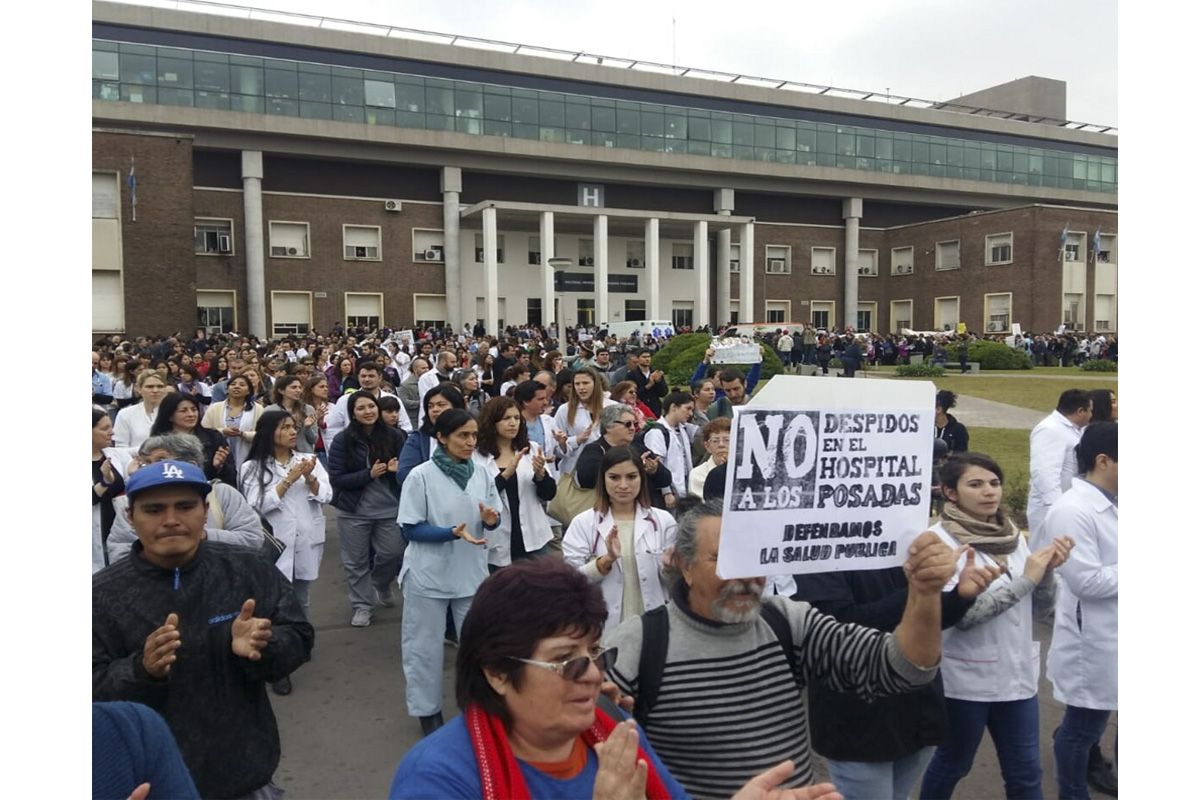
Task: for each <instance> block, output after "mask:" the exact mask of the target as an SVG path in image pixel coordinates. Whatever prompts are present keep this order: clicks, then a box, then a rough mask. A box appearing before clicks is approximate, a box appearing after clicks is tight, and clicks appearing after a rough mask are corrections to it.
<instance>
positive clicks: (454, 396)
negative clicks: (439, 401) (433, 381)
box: [421, 383, 467, 438]
mask: <svg viewBox="0 0 1200 800" xmlns="http://www.w3.org/2000/svg"><path fill="white" fill-rule="evenodd" d="M435 397H444V398H446V399H447V400H449V401H450V405H452V406H454V408H461V409H463V410H464V411H465V410H466V408H467V401H466V400H464V399H463V396H462V392H461V391H459V388H458V387H457V386H455V385H454V384H453V383H439V384H438V385H437V386H435V387H433V388H432V389H430V390H429V391H428V392H426V393H425V397H423V398H422V399H421V408H423V409H424V410H425V419H424V421H422V422H421V433H423V434H425V435H426V436H431V437H434V438H437V434H436V433H435V432H434V428H433V422H432V421H431V420H430V419H429V401H430V400H432V399H433V398H435Z"/></svg>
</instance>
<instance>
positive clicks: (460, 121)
mask: <svg viewBox="0 0 1200 800" xmlns="http://www.w3.org/2000/svg"><path fill="white" fill-rule="evenodd" d="M454 129H455V130H456V131H458V132H459V133H473V134H476V135H478V134H480V133H483V120H481V119H476V118H475V117H455V118H454Z"/></svg>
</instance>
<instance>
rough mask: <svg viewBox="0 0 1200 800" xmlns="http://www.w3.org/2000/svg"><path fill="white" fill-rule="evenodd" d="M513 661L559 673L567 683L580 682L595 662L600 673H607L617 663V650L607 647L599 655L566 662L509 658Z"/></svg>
mask: <svg viewBox="0 0 1200 800" xmlns="http://www.w3.org/2000/svg"><path fill="white" fill-rule="evenodd" d="M508 658H510V659H512V660H513V661H520V662H521V663H522V664H530V665H532V666H535V667H541V668H542V669H548V670H550V671H551V672H557V673H558V676H559V677H560V678H562V679H563V680H566V681H572V682H575V681H580V680H583V676H585V675H587V673H588V668H589V667H590V666H591V665H592V662H595V664H596V666H597V667H598V668H599V669H600V672H602V673H603V672H607V671H608V670H609V668H611V667H612V665H613V664H614V663H616V661H617V648H615V647H607V648H605V649H603V650H601V651H599V652H598V653H594V654H592V655H590V656H579V657H578V658H569V659H567V660H566V661H534V660H533V659H529V658H517V657H516V656H508Z"/></svg>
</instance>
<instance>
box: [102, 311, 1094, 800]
mask: <svg viewBox="0 0 1200 800" xmlns="http://www.w3.org/2000/svg"><path fill="white" fill-rule="evenodd" d="M835 339H836V341H835ZM1034 339H1035V342H1036V340H1040V339H1042V337H1034ZM789 340H790V341H789ZM664 341H665V340H663V339H659V338H655V337H642V336H640V335H636V334H635V335H634V336H633V337H629V338H628V339H624V340H618V339H615V338H613V337H608V336H606V335H605V332H604V331H596V330H594V329H579V330H574V331H570V332H569V336H568V343H567V344H566V346H564V347H561V348H560V347H559V346H558V344H559V343H557V342H554V341H553V340H551V339H550V338H549V336H548V335H547V333H546V332H545V331H542V330H541V329H538V328H534V327H525V328H521V329H509V330H507V331H505V332H504V335H502V336H499V337H492V336H488V335H486V333H485V332H484V331H482V330H481V329H480V328H478V327H476V328H473V329H465V330H464V331H463V332H462V333H455V332H453V331H449V330H441V331H432V330H430V331H423V332H417V333H416V335H415V337H409V336H408V335H407V334H406V335H404V336H403V337H402V336H400V335H395V334H393V333H392V332H389V331H380V332H367V331H349V332H345V331H342V330H340V329H337V330H334V331H332V332H331V333H330V334H329V335H328V336H324V335H321V336H317V335H309V336H303V337H285V338H283V339H281V340H278V341H273V342H258V341H256V340H254V339H253V338H248V337H239V336H233V335H227V334H226V335H219V336H216V337H214V338H211V339H210V338H209V337H208V335H207V334H206V332H205V331H204V330H203V329H200V330H197V331H196V333H195V336H194V337H193V338H191V339H190V340H186V339H184V338H183V337H181V336H178V335H177V336H173V337H167V338H163V339H160V340H156V341H152V340H149V339H147V338H144V337H143V338H139V339H136V340H134V341H122V340H120V339H119V338H117V337H114V338H113V339H110V340H105V341H101V342H99V343H97V345H96V346H95V348H94V349H93V370H92V377H93V380H92V386H93V395H92V401H93V429H92V484H93V487H92V488H93V495H92V496H93V532H92V533H93V541H92V553H93V556H92V564H93V573H94V578H93V699H94V700H95V701H96V703H97V704H98V708H102V712H97V714H96V715H94V718H95V719H97V720H101V721H102V722H103V723H104V724H105V725H106V726H108V728H106V730H108V729H110V728H112V727H113V726H114V725H116V724H118V723H120V722H121V721H123V720H124V721H126V722H128V720H129V719H130V718H131V717H130V715H133V716H134V717H136V715H137V714H141V713H143V712H142V711H140V710H137V709H133V710H130V709H127V708H125V706H124V705H122V703H123V702H125V701H132V702H133V703H140V704H144V705H146V706H149V707H150V708H151V709H153V710H154V711H156V712H157V713H158V714H160V715H161V716H162V718H163V719H165V721H166V724H167V727H168V728H169V730H170V732H171V733H172V734H173V735H174V738H175V740H176V741H177V743H178V750H179V752H180V753H181V754H182V763H183V764H184V765H185V766H186V773H189V774H190V778H191V779H192V781H193V782H194V787H193V788H192V789H191V791H192V792H194V793H198V795H186V793H182V792H184V790H180V791H181V793H180V794H178V795H172V796H203V797H228V798H235V797H239V798H240V797H252V798H256V800H258V799H260V798H261V799H266V798H270V799H271V800H276V798H278V797H279V796H280V795H281V793H282V792H281V790H280V789H279V788H278V787H277V786H276V785H275V784H274V783H273V782H272V781H271V777H272V775H273V774H274V771H275V768H276V767H277V765H278V762H279V735H278V730H277V725H276V722H275V719H274V716H273V714H272V713H271V710H270V700H269V695H268V693H267V687H268V686H269V687H270V689H271V691H273V692H274V693H276V694H288V693H291V692H292V691H294V690H295V691H299V692H303V691H305V688H306V687H305V686H304V683H303V681H302V680H301V681H298V682H297V684H296V686H295V688H293V683H292V678H293V675H294V673H295V671H296V669H297V668H299V667H300V666H301V665H302V664H303V663H304V662H305V661H307V660H308V659H309V657H310V654H311V651H312V647H313V641H314V636H315V634H314V631H313V628H312V625H311V623H310V622H309V607H310V598H311V586H312V584H313V582H314V581H315V580H316V579H317V578H318V577H319V575H320V569H321V567H322V562H323V558H324V543H325V540H326V520H327V518H333V519H336V525H337V535H338V542H339V547H338V557H339V558H340V561H341V569H342V571H343V572H344V575H345V583H346V603H347V616H348V620H349V622H350V625H352V626H353V627H356V628H366V627H369V626H370V625H371V622H372V617H373V613H374V610H375V609H376V608H377V607H379V606H393V605H395V604H396V603H397V595H399V598H400V599H401V600H402V609H401V611H402V623H401V642H400V645H401V664H400V668H401V669H402V671H403V675H404V682H405V704H406V710H407V713H408V715H409V716H410V717H413V718H415V719H416V720H417V721H418V722H419V724H420V728H421V731H422V734H423V736H424V739H423V740H422V741H421V743H420V744H418V745H417V746H416V747H414V748H413V749H412V750H410V751H409V753H407V754H406V755H405V757H404V759H403V761H402V763H401V764H400V766H399V768H398V769H397V772H396V775H395V780H394V781H393V784H392V789H391V793H390V794H391V796H392V797H394V798H426V797H462V798H468V797H471V798H473V797H496V798H501V797H512V796H518V795H519V796H532V797H547V798H549V797H563V796H584V795H590V796H591V795H594V796H598V797H622V798H624V797H630V798H633V797H683V796H693V797H732V796H736V797H742V798H752V797H753V798H759V797H768V796H771V797H776V796H778V797H789V798H825V799H826V800H832V798H836V797H845V798H851V800H854V799H855V798H874V797H896V798H901V797H907V796H908V794H909V793H910V791H912V790H913V789H914V788H915V787H916V786H917V785H918V784H919V785H920V790H919V791H920V797H922V798H941V797H950V796H951V794H952V793H953V791H954V788H955V785H956V784H957V783H958V781H959V780H961V778H962V777H964V776H965V775H966V774H967V773H968V772H969V771H970V769H971V765H972V762H973V759H974V755H975V749H976V748H977V746H978V744H979V741H980V739H981V737H982V734H983V731H984V730H985V729H986V730H988V731H989V732H990V734H991V736H992V738H993V741H994V742H995V744H996V749H997V753H998V755H999V756H1000V763H1001V770H1002V773H1003V776H1004V783H1005V787H1004V792H1005V795H1006V796H1007V797H1009V798H1037V797H1041V783H1042V777H1041V775H1042V772H1041V770H1042V767H1041V758H1040V750H1039V743H1038V724H1037V684H1038V680H1039V665H1040V662H1039V660H1038V644H1037V642H1036V640H1035V639H1034V636H1033V624H1034V621H1035V619H1040V620H1043V621H1049V620H1051V619H1053V625H1054V638H1053V642H1052V644H1051V650H1050V660H1049V667H1048V676H1049V678H1050V681H1051V683H1052V685H1053V687H1054V693H1055V697H1056V698H1057V699H1059V700H1060V701H1061V702H1063V703H1065V704H1066V705H1067V714H1066V716H1065V717H1064V721H1063V725H1062V727H1061V728H1060V729H1059V730H1058V731H1057V732H1056V734H1055V738H1054V748H1053V749H1054V756H1055V759H1054V760H1055V771H1056V776H1057V779H1058V784H1059V787H1060V796H1062V797H1069V798H1075V797H1087V796H1088V794H1087V785H1088V782H1089V781H1091V782H1092V783H1093V785H1096V781H1097V780H1098V778H1097V776H1100V777H1099V780H1100V781H1101V785H1102V788H1106V789H1107V788H1108V786H1107V784H1104V783H1103V781H1104V780H1108V779H1109V777H1110V776H1111V768H1110V766H1109V764H1108V762H1106V761H1105V759H1104V758H1103V756H1102V755H1100V754H1099V752H1098V750H1097V748H1096V745H1097V742H1098V740H1099V739H1100V738H1101V734H1102V733H1103V731H1104V727H1105V725H1106V724H1107V721H1108V717H1109V714H1110V713H1111V711H1113V710H1115V708H1116V684H1115V675H1116V424H1115V420H1116V413H1117V405H1116V398H1115V396H1113V395H1111V393H1109V392H1107V391H1105V392H1100V393H1091V394H1089V393H1086V392H1082V391H1079V390H1072V391H1070V392H1066V393H1064V395H1063V397H1062V398H1061V399H1060V402H1059V406H1058V409H1057V410H1056V411H1055V412H1054V413H1053V414H1051V416H1050V417H1048V418H1047V420H1046V421H1045V422H1043V423H1042V424H1041V425H1039V426H1038V428H1037V429H1035V430H1034V432H1033V435H1032V437H1031V469H1030V473H1031V487H1030V493H1029V509H1028V516H1029V520H1030V531H1029V536H1028V538H1026V536H1025V535H1024V534H1022V533H1021V531H1020V530H1019V529H1018V527H1017V525H1016V524H1015V523H1014V521H1013V520H1012V519H1011V518H1010V516H1009V514H1008V513H1007V511H1006V506H1005V504H1004V503H1003V501H1002V498H1003V491H1004V473H1003V471H1002V469H1001V468H1000V466H999V465H998V464H997V463H996V462H995V461H994V460H993V459H991V458H990V457H988V456H986V455H984V454H981V453H976V452H972V451H970V448H969V434H968V431H967V429H966V427H965V426H964V425H963V424H962V423H961V422H959V421H958V420H957V419H955V417H954V416H953V415H952V414H950V413H949V412H950V410H951V409H952V408H954V407H955V404H956V397H955V395H954V394H953V393H952V392H949V391H942V392H938V394H937V399H936V408H935V409H934V412H935V414H934V420H935V435H934V439H935V453H936V454H937V456H938V457H937V462H936V463H937V470H938V477H939V492H938V495H937V504H936V509H937V514H936V518H935V519H934V520H932V521H931V526H930V530H928V531H926V532H925V533H923V534H922V535H921V536H919V537H918V538H917V539H916V541H915V542H914V543H913V544H912V546H911V549H910V551H909V554H908V560H907V563H906V564H905V566H904V567H903V568H899V567H897V568H895V569H892V570H875V571H864V572H854V571H850V572H831V573H824V574H819V575H804V576H799V577H793V576H790V575H773V576H763V577H761V578H758V579H744V580H723V579H721V578H720V577H719V576H718V575H717V574H716V571H715V565H716V557H717V552H718V544H719V532H720V527H721V516H722V511H721V501H722V497H723V495H724V492H725V484H726V473H727V459H728V457H729V445H730V435H731V424H730V423H731V419H732V418H733V416H734V409H735V408H736V407H738V406H741V405H744V404H745V403H746V402H748V401H749V398H750V396H751V395H752V393H753V391H754V389H755V386H756V384H757V383H758V380H759V368H760V365H755V366H754V367H753V368H752V369H750V370H749V371H748V372H746V373H743V372H742V371H741V370H740V369H737V368H733V367H723V366H721V365H718V364H714V363H713V361H714V355H715V354H714V351H712V350H709V351H708V352H706V353H705V354H704V357H703V358H702V359H701V360H700V362H699V363H697V365H696V368H695V371H694V374H693V375H692V379H691V381H690V382H689V384H688V385H686V386H671V385H670V384H669V381H668V380H667V378H666V376H665V375H664V373H663V372H662V371H661V370H658V369H655V368H654V367H653V365H652V359H653V355H654V353H655V351H656V350H657V349H658V348H659V347H661V346H662V345H663V344H664ZM1043 343H1044V342H1043ZM889 345H890V346H889ZM902 345H903V349H902V348H901V346H902ZM762 346H763V347H776V348H779V350H780V353H781V355H783V354H784V353H786V354H787V355H788V358H787V359H785V363H788V362H792V361H793V359H795V358H798V359H799V361H798V362H795V363H816V364H818V365H820V364H821V363H822V358H824V362H825V364H826V365H827V364H828V362H829V361H830V360H831V359H832V358H833V357H834V354H835V353H836V354H837V355H838V356H839V357H840V358H841V360H842V363H843V367H844V370H845V371H846V372H849V373H850V374H851V375H852V374H853V371H854V367H855V366H856V364H854V363H851V364H850V365H849V366H847V365H846V364H847V356H846V352H847V351H850V357H849V358H850V361H851V362H855V361H857V362H859V363H858V364H857V365H861V362H862V361H871V360H874V359H882V360H883V362H884V363H888V359H894V360H899V359H902V358H905V357H907V356H908V354H909V353H910V352H921V351H922V348H924V347H926V346H928V347H930V349H931V354H932V352H933V351H934V350H935V349H936V348H937V347H938V346H940V345H939V343H938V342H937V341H933V340H927V339H926V338H925V337H917V341H912V342H909V341H905V340H904V337H899V341H897V338H896V337H870V339H869V341H868V342H867V343H866V345H865V346H863V344H862V342H861V340H860V338H859V337H855V336H853V335H852V334H847V335H845V336H841V337H832V336H828V337H827V336H825V335H823V334H822V333H819V332H817V331H815V330H811V328H806V329H805V330H803V331H797V332H796V336H794V337H793V336H791V335H790V334H788V333H786V332H782V331H780V332H778V333H777V334H775V335H770V334H769V335H767V336H766V337H764V340H763V343H762ZM810 347H812V350H810V349H809V348H810ZM855 350H858V352H857V353H856V352H854V351H855ZM1115 350H1116V347H1115V341H1113V342H1112V343H1111V345H1109V351H1105V350H1104V349H1103V348H1102V349H1101V350H1100V351H1099V356H1098V357H1111V358H1114V359H1115ZM797 354H798V356H797ZM810 359H811V360H810ZM327 507H332V510H331V511H329V510H328V509H327ZM326 566H328V565H326ZM397 590H398V591H397ZM1085 620H1086V624H1087V626H1088V628H1087V632H1086V633H1085V632H1084V625H1085ZM446 641H449V642H451V643H453V644H455V645H456V646H457V652H456V664H455V668H456V673H457V679H456V689H455V694H456V701H457V706H458V708H459V709H460V710H462V712H463V713H462V714H461V715H459V716H456V717H453V718H451V719H449V720H447V719H446V715H445V714H444V713H443V710H444V707H445V705H446V701H445V698H444V697H443V666H444V657H445V642H446ZM1110 684H1111V685H1110ZM630 702H632V706H630ZM630 709H632V713H633V715H634V717H635V718H636V720H637V724H636V726H635V725H633V724H632V723H631V722H628V721H623V720H625V718H626V716H627V712H628V711H630ZM97 724H99V723H97ZM140 724H141V725H142V726H143V728H144V727H145V725H147V724H149V723H144V722H143V723H140ZM780 730H789V731H792V734H790V735H789V736H786V737H780V736H779V735H778V733H777V732H778V731H780ZM119 742H124V743H125V744H124V745H123V746H124V747H126V748H127V747H128V742H129V737H127V736H126V737H116V736H108V737H107V738H106V739H105V740H104V741H103V742H101V743H100V744H102V745H104V747H107V748H108V749H104V750H103V754H104V756H105V758H104V759H103V760H101V761H98V762H97V765H95V766H94V775H95V776H97V777H96V785H97V786H99V785H101V784H103V785H104V786H106V787H108V786H111V787H116V786H121V787H124V788H120V789H112V790H110V789H106V791H110V792H111V791H116V792H117V794H110V795H105V796H118V794H120V792H124V791H132V790H133V789H134V788H135V787H136V786H137V785H138V784H140V783H142V782H143V780H144V781H148V782H150V783H151V785H152V787H153V785H154V783H155V780H156V779H155V778H152V777H149V776H150V775H151V772H147V771H145V770H143V772H142V774H141V777H139V776H137V775H134V774H133V773H134V772H136V770H133V769H131V768H130V766H129V765H130V763H134V762H129V761H128V760H127V759H128V758H130V756H129V754H128V753H127V752H124V751H122V749H121V747H120V746H118V744H119ZM102 749H103V748H102ZM814 753H815V754H819V755H821V756H823V757H824V758H825V760H826V761H827V763H828V765H829V771H830V775H831V777H832V779H833V783H834V786H831V785H829V784H819V785H813V781H814V769H813V766H814ZM123 758H124V759H126V760H125V761H122V759H123ZM136 763H138V764H142V765H143V766H145V763H146V762H145V760H144V759H143V760H142V761H138V762H136ZM151 766H161V767H162V769H164V770H167V768H168V767H170V769H171V770H172V771H171V772H170V777H168V776H166V773H164V777H160V778H158V780H162V781H164V782H165V781H175V780H176V778H178V774H177V773H178V769H177V759H176V760H172V759H171V758H169V757H168V756H162V757H161V758H160V759H158V760H157V761H156V762H155V764H154V765H151ZM185 777H186V774H185ZM101 778H103V781H101ZM135 778H137V781H136V783H130V781H132V780H134V779H135ZM126 784H128V785H126ZM172 785H174V784H172ZM180 785H182V783H181V784H180ZM835 786H836V788H835ZM1111 791H1112V793H1114V794H1115V779H1114V780H1113V784H1112V786H1111ZM772 793H773V794H772ZM98 796H99V795H98ZM120 796H122V797H124V796H128V795H127V794H125V795H120Z"/></svg>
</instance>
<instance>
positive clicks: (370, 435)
mask: <svg viewBox="0 0 1200 800" xmlns="http://www.w3.org/2000/svg"><path fill="white" fill-rule="evenodd" d="M364 397H365V398H367V399H368V400H370V401H371V402H372V403H374V404H375V410H376V412H377V413H378V415H379V416H378V418H377V419H376V420H375V424H374V425H372V426H371V430H370V431H368V430H367V429H366V428H365V427H363V424H362V423H361V422H359V421H358V420H357V419H355V417H354V406H355V405H356V404H357V403H358V401H359V400H360V399H361V398H364ZM346 417H347V419H348V420H349V424H348V425H347V426H346V435H347V436H348V437H349V438H350V439H351V440H353V441H354V442H362V443H363V444H365V445H366V446H367V463H368V464H374V463H375V462H376V461H382V462H384V463H387V462H388V461H391V460H392V459H393V458H395V457H396V456H398V455H399V453H398V452H396V439H395V437H393V436H392V435H391V432H390V431H389V430H388V426H387V425H385V424H384V422H383V409H382V408H380V407H379V401H378V400H377V399H376V398H375V395H373V394H371V393H370V392H368V391H364V390H362V389H359V390H358V391H357V392H355V393H354V394H352V395H350V397H349V398H348V399H347V400H346ZM351 443H352V442H350V441H347V444H351Z"/></svg>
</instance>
